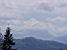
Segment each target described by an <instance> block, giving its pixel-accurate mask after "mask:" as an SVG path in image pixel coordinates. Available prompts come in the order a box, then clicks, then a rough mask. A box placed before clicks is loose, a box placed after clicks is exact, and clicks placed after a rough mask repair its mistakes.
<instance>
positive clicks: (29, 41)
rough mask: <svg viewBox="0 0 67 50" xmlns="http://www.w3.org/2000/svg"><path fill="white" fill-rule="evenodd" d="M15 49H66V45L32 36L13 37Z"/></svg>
mask: <svg viewBox="0 0 67 50" xmlns="http://www.w3.org/2000/svg"><path fill="white" fill-rule="evenodd" d="M15 42H16V46H15V47H16V48H17V50H61V48H62V49H63V50H67V45H65V44H63V43H60V42H56V41H49V40H40V39H36V38H33V37H26V38H25V39H15Z"/></svg>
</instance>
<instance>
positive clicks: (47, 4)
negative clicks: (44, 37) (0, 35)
mask: <svg viewBox="0 0 67 50" xmlns="http://www.w3.org/2000/svg"><path fill="white" fill-rule="evenodd" d="M8 24H9V26H10V27H11V29H12V32H14V33H15V34H17V33H19V32H21V35H23V34H22V31H23V30H26V29H41V30H47V31H48V32H49V33H50V34H51V35H53V36H64V35H67V0H0V27H1V31H4V32H5V28H6V27H7V26H8ZM18 35H19V34H18Z"/></svg>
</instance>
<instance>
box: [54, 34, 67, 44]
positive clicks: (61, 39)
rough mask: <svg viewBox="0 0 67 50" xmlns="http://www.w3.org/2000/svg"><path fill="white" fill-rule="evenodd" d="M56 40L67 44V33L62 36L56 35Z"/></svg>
mask: <svg viewBox="0 0 67 50" xmlns="http://www.w3.org/2000/svg"><path fill="white" fill-rule="evenodd" d="M54 40H56V41H60V42H63V43H65V44H67V35H65V36H61V37H56V38H54Z"/></svg>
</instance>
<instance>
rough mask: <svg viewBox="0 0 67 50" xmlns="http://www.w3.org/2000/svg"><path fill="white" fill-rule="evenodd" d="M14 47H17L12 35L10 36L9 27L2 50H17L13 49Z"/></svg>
mask: <svg viewBox="0 0 67 50" xmlns="http://www.w3.org/2000/svg"><path fill="white" fill-rule="evenodd" d="M12 45H15V43H14V42H13V37H12V34H10V28H9V27H7V29H6V34H5V35H4V41H3V46H2V50H15V49H13V48H12Z"/></svg>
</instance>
